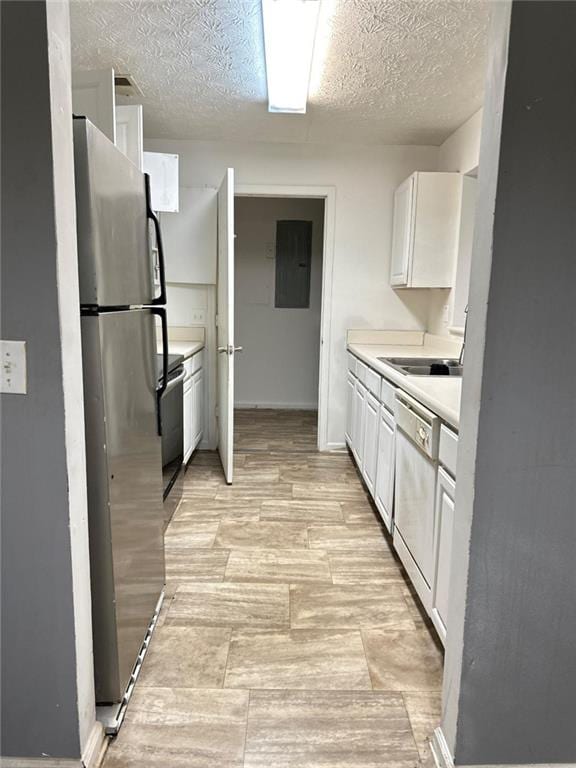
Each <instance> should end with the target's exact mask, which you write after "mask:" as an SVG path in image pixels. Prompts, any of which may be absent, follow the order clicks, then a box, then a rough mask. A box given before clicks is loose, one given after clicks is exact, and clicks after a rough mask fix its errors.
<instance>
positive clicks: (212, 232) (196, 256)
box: [162, 187, 218, 284]
mask: <svg viewBox="0 0 576 768" xmlns="http://www.w3.org/2000/svg"><path fill="white" fill-rule="evenodd" d="M217 216H218V190H216V189H213V188H211V187H198V188H194V187H180V212H179V213H178V216H163V217H162V235H163V238H164V250H165V252H166V280H168V282H169V283H204V284H215V283H216V254H217V233H218V228H217V227H218V222H217Z"/></svg>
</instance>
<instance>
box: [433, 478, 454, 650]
mask: <svg viewBox="0 0 576 768" xmlns="http://www.w3.org/2000/svg"><path fill="white" fill-rule="evenodd" d="M455 494H456V483H455V482H454V480H453V479H452V478H451V477H450V475H449V474H448V473H447V472H446V471H445V470H444V469H443V468H442V467H439V468H438V479H437V483H436V509H435V520H434V528H435V531H434V553H435V569H434V583H433V588H432V621H433V622H434V626H435V627H436V630H437V631H438V634H439V635H440V637H441V638H442V641H443V642H444V641H445V639H446V627H447V619H448V605H449V602H450V562H451V559H452V540H453V538H452V537H453V531H454V497H455Z"/></svg>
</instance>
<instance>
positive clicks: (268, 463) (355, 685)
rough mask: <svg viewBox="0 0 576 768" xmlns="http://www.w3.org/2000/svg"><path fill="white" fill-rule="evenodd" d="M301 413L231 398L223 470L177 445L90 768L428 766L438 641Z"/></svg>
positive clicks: (370, 519)
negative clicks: (138, 650) (98, 751)
mask: <svg viewBox="0 0 576 768" xmlns="http://www.w3.org/2000/svg"><path fill="white" fill-rule="evenodd" d="M316 418H317V415H316V414H315V413H312V412H298V411H265V410H263V411H239V412H237V414H236V430H237V435H236V447H235V451H236V452H235V482H234V485H233V486H227V485H226V484H225V483H224V481H223V479H222V474H221V469H220V464H219V459H218V456H217V454H215V453H208V452H200V453H197V454H196V455H195V456H194V458H193V459H192V462H191V465H190V467H189V469H188V472H187V474H186V478H185V486H184V495H183V500H182V502H181V503H180V506H179V507H178V509H177V512H176V514H175V517H174V520H173V522H172V523H171V524H170V526H169V528H168V530H167V532H166V570H167V590H166V599H165V602H164V606H163V609H162V613H161V616H160V619H159V625H158V627H157V629H156V632H155V635H154V638H153V640H152V643H151V647H150V651H149V653H148V656H147V659H146V661H145V663H144V667H143V670H142V673H141V676H140V678H139V681H138V684H137V687H136V690H135V693H134V695H133V698H132V701H131V703H130V706H129V708H128V713H127V716H126V720H125V723H124V725H123V727H122V730H121V732H120V734H119V736H118V737H117V738H116V740H115V741H114V742H113V743H112V744H111V746H110V748H109V751H108V754H107V757H106V760H105V763H104V765H105V768H133V767H135V766H147V767H150V768H160V766H162V768H197V767H198V768H232V767H234V768H242V766H245V767H246V768H261V767H262V768H264V766H270V767H271V768H296V766H298V768H332V767H333V766H334V767H335V766H337V767H338V768H377V767H378V768H383V767H385V766H394V767H395V768H403V767H404V766H405V767H406V768H408V766H416V765H418V763H419V762H420V763H422V764H425V765H427V766H428V765H432V764H433V761H432V757H431V754H430V751H429V747H428V743H427V742H428V737H429V736H430V734H431V732H432V729H433V728H434V727H435V726H436V725H437V724H438V721H439V717H440V689H441V683H442V654H441V651H440V650H439V648H440V646H439V644H438V643H437V642H436V641H435V639H434V638H433V635H432V632H431V630H429V628H428V626H427V624H426V622H425V620H424V619H423V617H422V616H421V614H420V612H419V610H418V607H417V604H416V602H415V600H414V598H413V596H412V594H411V591H410V589H409V587H408V582H407V580H406V579H405V578H404V576H403V573H402V569H401V566H400V565H399V562H398V561H397V559H396V558H395V556H394V554H393V553H392V549H391V544H390V541H389V538H388V537H387V535H384V533H383V530H382V528H381V526H380V524H379V521H378V520H379V519H378V516H377V513H376V512H375V511H374V509H373V507H372V505H371V503H370V501H369V500H368V497H367V495H366V493H365V491H364V489H363V487H362V484H361V482H360V479H359V476H358V474H357V472H356V470H355V468H354V465H353V463H352V461H351V459H350V458H349V456H348V455H347V454H345V453H342V454H320V453H317V452H315V446H316Z"/></svg>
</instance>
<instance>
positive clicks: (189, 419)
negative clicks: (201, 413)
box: [184, 379, 194, 463]
mask: <svg viewBox="0 0 576 768" xmlns="http://www.w3.org/2000/svg"><path fill="white" fill-rule="evenodd" d="M192 398H193V392H192V379H188V381H185V382H184V463H186V462H187V461H188V459H189V458H190V456H192V451H193V450H194V446H193V444H192V430H193V428H194V427H193V422H194V411H193V402H192Z"/></svg>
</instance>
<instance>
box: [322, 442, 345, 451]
mask: <svg viewBox="0 0 576 768" xmlns="http://www.w3.org/2000/svg"><path fill="white" fill-rule="evenodd" d="M323 450H324V451H346V443H326V447H325V448H323Z"/></svg>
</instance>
